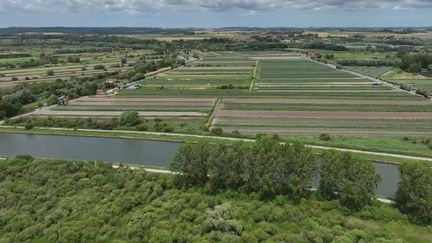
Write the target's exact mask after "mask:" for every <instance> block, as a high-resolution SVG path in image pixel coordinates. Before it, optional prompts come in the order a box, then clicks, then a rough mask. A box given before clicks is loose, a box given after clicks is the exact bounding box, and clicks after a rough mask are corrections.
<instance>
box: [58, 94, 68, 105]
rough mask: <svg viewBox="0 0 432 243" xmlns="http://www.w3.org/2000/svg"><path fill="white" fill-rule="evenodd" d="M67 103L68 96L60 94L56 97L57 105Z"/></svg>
mask: <svg viewBox="0 0 432 243" xmlns="http://www.w3.org/2000/svg"><path fill="white" fill-rule="evenodd" d="M68 103H69V97H68V96H66V95H62V96H60V97H57V104H59V105H67V104H68Z"/></svg>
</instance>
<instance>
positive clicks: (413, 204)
mask: <svg viewBox="0 0 432 243" xmlns="http://www.w3.org/2000/svg"><path fill="white" fill-rule="evenodd" d="M399 171H400V175H401V180H400V182H399V188H398V191H397V193H396V201H397V205H398V207H399V209H400V211H401V212H403V213H406V214H408V215H409V216H410V218H411V219H412V220H413V221H414V222H417V223H422V224H432V166H430V165H429V164H426V163H420V162H419V163H414V162H410V163H403V164H401V165H400V167H399Z"/></svg>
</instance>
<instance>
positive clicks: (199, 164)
mask: <svg viewBox="0 0 432 243" xmlns="http://www.w3.org/2000/svg"><path fill="white" fill-rule="evenodd" d="M213 149H214V146H213V145H210V144H209V143H207V142H204V143H198V144H185V145H183V146H182V147H181V148H180V149H179V150H178V151H177V153H176V154H175V156H174V159H173V160H172V162H171V164H170V169H171V170H172V171H173V172H175V173H177V176H176V181H177V183H179V184H180V185H183V186H204V185H205V184H206V183H207V182H208V172H209V169H208V160H209V157H210V153H211V152H212V150H213Z"/></svg>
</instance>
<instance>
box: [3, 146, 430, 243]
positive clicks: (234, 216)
mask: <svg viewBox="0 0 432 243" xmlns="http://www.w3.org/2000/svg"><path fill="white" fill-rule="evenodd" d="M202 148H204V147H202ZM0 198H1V200H0V208H1V210H0V241H1V242H25V241H28V242H209V241H213V242H264V241H266V242H312V241H314V242H337V241H339V242H340V240H342V239H344V240H346V241H347V242H353V241H354V242H420V241H425V239H430V238H431V237H432V231H431V229H430V228H425V227H419V226H412V225H410V224H409V223H407V222H406V220H405V219H404V218H403V217H400V215H399V216H398V212H397V210H395V209H393V208H392V207H390V206H386V205H381V206H377V207H375V206H369V207H367V208H365V211H361V212H358V213H357V214H356V215H358V216H356V215H353V216H349V217H347V216H346V215H344V214H343V213H342V211H340V210H339V207H338V206H337V204H335V203H334V202H327V201H316V200H301V201H300V202H299V203H298V204H292V203H290V202H289V200H287V199H286V197H283V196H277V197H275V199H274V200H269V201H260V200H257V199H256V198H255V197H254V196H253V195H248V194H243V193H238V192H226V193H221V194H214V195H209V194H206V193H203V192H202V190H199V189H198V190H197V189H188V190H178V189H176V188H175V186H174V184H173V176H172V175H162V174H161V175H157V174H148V173H145V172H144V171H142V170H136V169H135V170H131V169H128V168H127V167H124V166H120V167H119V168H118V169H114V168H113V167H112V166H111V165H110V164H105V163H99V162H79V161H67V162H66V161H53V160H40V159H33V158H31V157H29V156H19V157H17V158H10V159H7V160H5V161H0ZM377 229H379V230H377Z"/></svg>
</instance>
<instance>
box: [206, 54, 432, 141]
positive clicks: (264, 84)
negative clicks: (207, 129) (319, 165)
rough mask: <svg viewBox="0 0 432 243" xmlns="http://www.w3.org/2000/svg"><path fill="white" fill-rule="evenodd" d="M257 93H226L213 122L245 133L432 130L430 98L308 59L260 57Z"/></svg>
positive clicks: (364, 133) (419, 133) (424, 132)
mask: <svg viewBox="0 0 432 243" xmlns="http://www.w3.org/2000/svg"><path fill="white" fill-rule="evenodd" d="M253 94H254V96H256V95H257V94H260V95H262V96H261V97H259V96H257V97H256V98H251V97H250V98H224V99H223V100H222V102H221V103H220V104H219V105H218V106H217V109H216V111H215V113H214V119H213V120H212V125H213V126H217V127H221V128H222V129H223V130H224V131H226V132H232V131H239V132H240V133H242V134H256V133H260V132H265V133H275V134H281V135H292V134H302V135H318V134H321V133H329V134H332V135H353V136H371V135H373V136H375V135H376V136H402V135H410V136H424V135H432V132H431V129H432V125H431V124H432V115H431V114H432V113H431V112H432V104H431V103H430V102H429V101H427V100H424V99H420V98H417V97H415V96H411V95H409V94H406V93H403V92H399V91H397V90H394V89H392V88H391V87H388V86H378V87H374V86H372V85H371V81H370V80H365V79H362V78H360V77H357V76H354V75H352V74H350V73H346V72H343V71H340V70H337V69H332V68H330V67H328V66H325V65H322V64H318V63H314V62H311V61H308V60H305V59H291V60H264V61H260V66H259V74H258V77H257V81H256V84H255V86H254V89H253ZM266 94H267V95H268V94H271V95H273V98H270V97H268V96H266Z"/></svg>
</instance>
